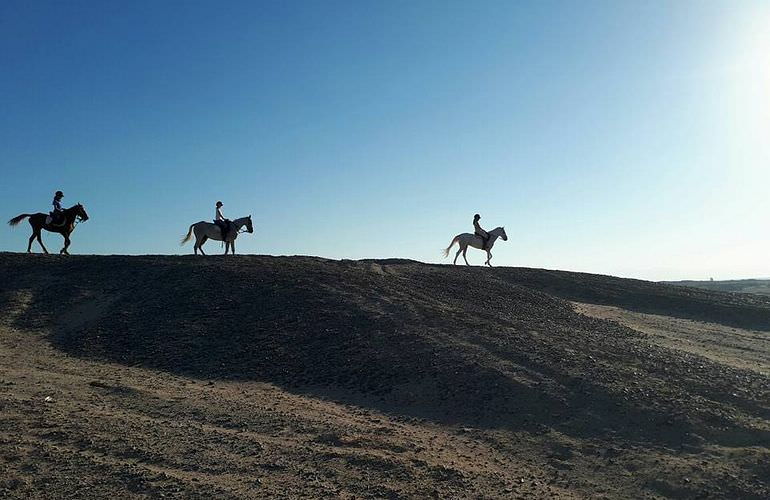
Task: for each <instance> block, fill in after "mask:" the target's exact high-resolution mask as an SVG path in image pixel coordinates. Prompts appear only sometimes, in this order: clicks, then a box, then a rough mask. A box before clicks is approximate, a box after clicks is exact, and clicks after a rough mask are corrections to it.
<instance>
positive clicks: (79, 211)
mask: <svg viewBox="0 0 770 500" xmlns="http://www.w3.org/2000/svg"><path fill="white" fill-rule="evenodd" d="M75 215H76V216H78V217H80V220H82V221H83V222H85V221H87V220H88V214H87V213H86V208H85V207H84V206H83V205H82V204H80V203H78V204H77V205H75Z"/></svg>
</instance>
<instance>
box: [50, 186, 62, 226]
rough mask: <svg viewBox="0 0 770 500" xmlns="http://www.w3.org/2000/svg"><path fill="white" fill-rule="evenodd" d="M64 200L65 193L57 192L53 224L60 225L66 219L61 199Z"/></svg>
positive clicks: (52, 214)
mask: <svg viewBox="0 0 770 500" xmlns="http://www.w3.org/2000/svg"><path fill="white" fill-rule="evenodd" d="M62 198H64V193H62V192H61V191H56V194H55V195H54V196H53V211H52V212H51V214H50V215H51V224H53V225H59V224H60V221H62V220H63V219H64V209H63V208H62V206H61V199H62Z"/></svg>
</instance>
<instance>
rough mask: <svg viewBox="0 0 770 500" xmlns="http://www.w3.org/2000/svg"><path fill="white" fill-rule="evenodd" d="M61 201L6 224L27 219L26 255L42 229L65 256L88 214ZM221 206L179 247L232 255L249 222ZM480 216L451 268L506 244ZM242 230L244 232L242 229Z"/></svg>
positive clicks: (59, 198) (461, 239) (502, 230)
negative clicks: (221, 249) (209, 246)
mask: <svg viewBox="0 0 770 500" xmlns="http://www.w3.org/2000/svg"><path fill="white" fill-rule="evenodd" d="M62 198H64V193H62V192H61V191H56V194H55V195H54V198H53V202H52V205H53V210H52V211H51V212H50V213H49V214H47V215H46V214H44V213H42V212H39V213H35V214H20V215H17V216H16V217H14V218H13V219H11V220H9V221H8V224H10V225H11V226H17V225H18V224H19V223H20V222H21V221H23V220H24V219H27V218H28V219H29V224H30V225H31V226H32V235H31V236H30V237H29V244H28V245H27V252H28V253H30V252H32V242H33V241H34V240H35V239H37V241H38V243H39V244H40V247H41V248H42V249H43V252H45V253H48V249H46V247H45V245H43V240H42V238H41V232H42V230H43V229H45V230H46V231H49V232H52V233H59V234H61V235H62V236H63V237H64V248H62V249H61V250H60V251H59V253H60V254H65V255H69V252H68V251H67V249H68V248H69V246H70V235H71V234H72V232H73V231H74V230H75V226H77V224H78V223H79V222H85V221H87V220H88V214H87V213H86V209H85V207H83V205H82V204H80V203H78V204H77V205H73V206H71V207H69V208H62V204H61V201H62ZM223 206H224V204H223V203H222V202H221V201H217V203H216V205H215V212H214V220H213V223H211V222H206V221H200V222H196V223H194V224H191V225H190V228H189V229H188V231H187V234H186V235H185V236H184V238H182V241H181V243H180V244H181V245H184V244H185V243H187V242H188V241H190V239H191V238H192V236H193V234H194V235H195V244H194V245H193V251H194V253H195V255H197V254H198V251H199V250H200V253H201V254H202V255H206V254H205V252H204V251H203V244H204V243H206V241H208V240H215V241H223V242H224V243H225V255H227V253H228V252H232V253H233V254H235V240H236V238H238V235H239V234H240V233H242V232H244V231H245V232H248V233H253V232H254V226H253V225H252V222H251V215H249V216H247V217H240V218H238V219H235V220H232V221H231V220H230V219H228V218H226V217H225V216H224V213H223V212H222V207H223ZM480 219H481V216H480V215H479V214H476V215H474V216H473V234H471V233H462V234H458V235H457V236H455V237H454V238H453V239H452V242H451V243H450V244H449V246H448V247H447V248H446V249H445V250H444V257H445V258H446V257H448V256H449V251H450V250H451V249H452V247H453V246H454V244H455V243H457V244H458V245H459V248H458V250H457V253H456V254H455V258H454V261H453V264H457V258H458V257H459V256H460V254H461V253H462V255H463V260H465V263H466V264H467V265H470V263H469V262H468V259H467V257H466V253H467V251H468V247H473V248H478V249H479V250H483V251H485V252H486V253H487V260H486V262H484V264H486V265H487V266H490V267H492V264H491V262H490V261H491V260H492V252H491V250H492V247H493V246H494V244H495V241H497V239H498V238H502V240H503V241H508V235H507V234H505V228H503V227H497V228H495V229H493V230H492V231H486V230H484V229H483V228H482V227H481V224H479V220H480ZM244 227H245V229H243V228H244Z"/></svg>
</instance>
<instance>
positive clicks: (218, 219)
mask: <svg viewBox="0 0 770 500" xmlns="http://www.w3.org/2000/svg"><path fill="white" fill-rule="evenodd" d="M223 206H224V204H223V203H222V202H221V201H218V202H217V214H216V216H215V217H214V224H216V225H217V226H219V229H221V230H222V241H226V240H227V233H228V231H229V230H230V219H225V216H224V215H223V214H222V207H223Z"/></svg>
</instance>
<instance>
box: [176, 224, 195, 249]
mask: <svg viewBox="0 0 770 500" xmlns="http://www.w3.org/2000/svg"><path fill="white" fill-rule="evenodd" d="M194 225H195V224H190V229H188V230H187V236H185V237H184V238H182V241H180V242H179V244H180V245H184V244H185V243H187V242H188V241H190V237H191V236H192V228H193V226H194Z"/></svg>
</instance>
